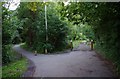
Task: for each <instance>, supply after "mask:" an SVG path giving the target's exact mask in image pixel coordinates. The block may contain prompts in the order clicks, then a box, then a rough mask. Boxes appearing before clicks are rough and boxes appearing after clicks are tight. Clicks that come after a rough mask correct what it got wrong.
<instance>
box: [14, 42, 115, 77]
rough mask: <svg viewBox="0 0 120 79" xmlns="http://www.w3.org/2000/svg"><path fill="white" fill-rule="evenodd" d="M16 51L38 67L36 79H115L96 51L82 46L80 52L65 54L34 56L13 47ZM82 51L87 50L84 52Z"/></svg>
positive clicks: (16, 46) (18, 46)
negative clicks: (100, 78) (51, 78)
mask: <svg viewBox="0 0 120 79" xmlns="http://www.w3.org/2000/svg"><path fill="white" fill-rule="evenodd" d="M13 49H14V50H15V51H17V52H18V53H21V54H23V55H24V56H26V57H27V58H28V59H30V60H32V61H33V62H34V64H35V66H36V70H35V73H34V75H33V76H34V77H113V76H114V75H113V73H112V71H111V69H110V68H108V67H107V65H106V64H105V62H104V61H103V60H100V59H99V58H98V56H97V55H96V53H95V52H94V51H89V47H87V46H86V45H84V44H81V45H80V46H79V47H78V48H77V49H79V50H78V51H71V52H69V53H64V54H55V55H44V54H38V55H37V56H34V54H33V53H32V52H28V51H26V50H24V49H22V48H20V45H15V46H14V47H13ZM81 49H85V50H84V51H83V50H81Z"/></svg>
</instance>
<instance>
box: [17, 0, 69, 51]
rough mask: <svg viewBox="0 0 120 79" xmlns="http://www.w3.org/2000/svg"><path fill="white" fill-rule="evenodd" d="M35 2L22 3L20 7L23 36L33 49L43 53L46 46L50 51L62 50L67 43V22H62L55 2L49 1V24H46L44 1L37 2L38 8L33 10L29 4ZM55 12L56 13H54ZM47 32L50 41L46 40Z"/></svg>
mask: <svg viewBox="0 0 120 79" xmlns="http://www.w3.org/2000/svg"><path fill="white" fill-rule="evenodd" d="M31 4H34V3H21V4H20V8H18V13H19V14H18V18H19V19H20V20H21V21H23V29H22V32H21V36H24V37H22V38H24V40H25V42H26V44H27V45H28V46H29V47H31V48H32V49H33V50H37V51H39V52H41V53H43V52H44V50H45V48H47V49H48V51H49V52H52V51H55V50H62V49H64V48H65V45H66V35H67V30H68V28H67V24H66V23H64V22H62V21H61V20H60V19H59V17H58V16H57V14H56V11H55V9H54V3H53V4H51V3H47V4H46V5H47V25H48V29H47V30H48V31H46V28H45V27H46V26H45V10H44V3H42V2H40V3H35V4H36V5H35V6H37V7H36V10H35V11H33V10H31V9H30V7H28V6H27V5H31ZM53 12H54V13H53ZM46 33H47V35H48V41H46Z"/></svg>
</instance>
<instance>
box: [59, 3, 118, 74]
mask: <svg viewBox="0 0 120 79" xmlns="http://www.w3.org/2000/svg"><path fill="white" fill-rule="evenodd" d="M62 6H63V7H62V9H61V15H62V16H64V17H66V18H68V20H69V21H72V22H74V24H81V23H83V24H85V23H87V24H88V25H90V26H92V27H91V29H92V30H91V31H92V32H93V34H92V36H93V35H94V36H95V37H92V39H93V40H95V43H96V48H98V49H99V50H100V51H101V52H102V53H103V55H104V56H105V57H106V58H108V59H110V60H111V61H113V63H114V64H115V65H116V66H117V68H116V69H117V71H118V72H120V41H119V40H120V39H119V37H120V33H119V30H120V27H119V26H120V3H80V2H78V3H70V5H67V6H64V5H62ZM76 16H77V17H76ZM83 32H85V31H83ZM85 34H87V33H85ZM86 36H87V35H86ZM90 38H91V37H90Z"/></svg>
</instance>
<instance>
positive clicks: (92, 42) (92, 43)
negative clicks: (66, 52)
mask: <svg viewBox="0 0 120 79" xmlns="http://www.w3.org/2000/svg"><path fill="white" fill-rule="evenodd" d="M93 45H94V41H93V40H92V41H91V50H93Z"/></svg>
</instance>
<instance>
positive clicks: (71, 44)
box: [70, 40, 73, 51]
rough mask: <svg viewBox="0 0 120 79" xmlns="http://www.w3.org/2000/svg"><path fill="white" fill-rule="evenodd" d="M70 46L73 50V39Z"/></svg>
mask: <svg viewBox="0 0 120 79" xmlns="http://www.w3.org/2000/svg"><path fill="white" fill-rule="evenodd" d="M70 47H71V51H72V50H73V43H72V40H70Z"/></svg>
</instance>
